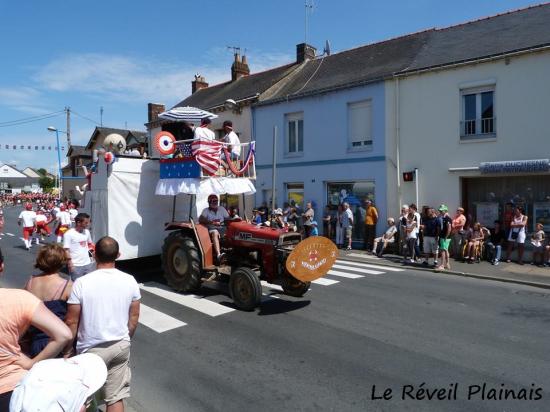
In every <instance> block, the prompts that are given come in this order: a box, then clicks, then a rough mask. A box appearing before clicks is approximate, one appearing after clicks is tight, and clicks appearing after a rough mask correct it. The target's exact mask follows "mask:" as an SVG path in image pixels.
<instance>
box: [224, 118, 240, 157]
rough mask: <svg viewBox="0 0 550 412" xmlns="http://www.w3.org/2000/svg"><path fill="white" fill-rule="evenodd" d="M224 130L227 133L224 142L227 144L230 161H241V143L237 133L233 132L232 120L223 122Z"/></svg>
mask: <svg viewBox="0 0 550 412" xmlns="http://www.w3.org/2000/svg"><path fill="white" fill-rule="evenodd" d="M223 130H224V131H225V136H224V137H223V140H224V142H225V143H226V144H227V151H228V152H229V156H230V159H231V160H239V158H240V156H241V141H240V140H239V136H237V133H235V132H234V131H233V122H232V121H231V120H226V121H225V122H223Z"/></svg>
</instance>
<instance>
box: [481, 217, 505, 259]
mask: <svg viewBox="0 0 550 412" xmlns="http://www.w3.org/2000/svg"><path fill="white" fill-rule="evenodd" d="M494 225H495V227H494V228H493V230H490V231H489V233H490V234H489V237H488V239H487V241H486V242H485V247H486V248H487V256H488V257H489V259H490V261H491V264H492V265H498V263H499V261H500V256H501V254H502V245H503V244H504V239H505V238H506V233H505V232H504V229H503V228H502V226H501V224H500V220H495V221H494Z"/></svg>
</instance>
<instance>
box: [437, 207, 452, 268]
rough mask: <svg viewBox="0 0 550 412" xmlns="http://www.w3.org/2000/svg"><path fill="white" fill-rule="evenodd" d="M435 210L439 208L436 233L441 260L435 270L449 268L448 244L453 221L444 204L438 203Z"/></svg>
mask: <svg viewBox="0 0 550 412" xmlns="http://www.w3.org/2000/svg"><path fill="white" fill-rule="evenodd" d="M437 210H439V219H440V220H441V225H440V227H439V234H438V238H439V253H440V254H441V260H440V265H439V266H437V267H436V268H435V270H438V271H439V270H443V269H450V268H451V264H450V260H449V245H450V244H451V229H452V224H453V223H452V222H453V221H452V219H451V217H450V216H449V208H448V207H447V206H446V205H444V204H443V205H440V206H439V208H438V209H437Z"/></svg>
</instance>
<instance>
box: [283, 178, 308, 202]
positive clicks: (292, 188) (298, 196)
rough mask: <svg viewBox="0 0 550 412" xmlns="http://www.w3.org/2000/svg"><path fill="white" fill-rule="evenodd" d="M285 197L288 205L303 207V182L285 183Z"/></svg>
mask: <svg viewBox="0 0 550 412" xmlns="http://www.w3.org/2000/svg"><path fill="white" fill-rule="evenodd" d="M286 198H287V202H288V204H289V205H290V206H292V207H295V206H299V207H304V206H305V205H304V184H303V183H287V184H286Z"/></svg>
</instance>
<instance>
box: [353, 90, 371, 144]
mask: <svg viewBox="0 0 550 412" xmlns="http://www.w3.org/2000/svg"><path fill="white" fill-rule="evenodd" d="M361 108H365V109H367V110H368V112H369V124H368V135H367V136H364V139H363V140H354V138H353V134H354V130H353V127H352V122H351V111H352V110H353V109H361ZM347 123H348V151H352V152H355V151H366V150H372V147H373V136H372V135H373V133H372V99H368V100H362V101H359V102H351V103H348V105H347Z"/></svg>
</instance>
